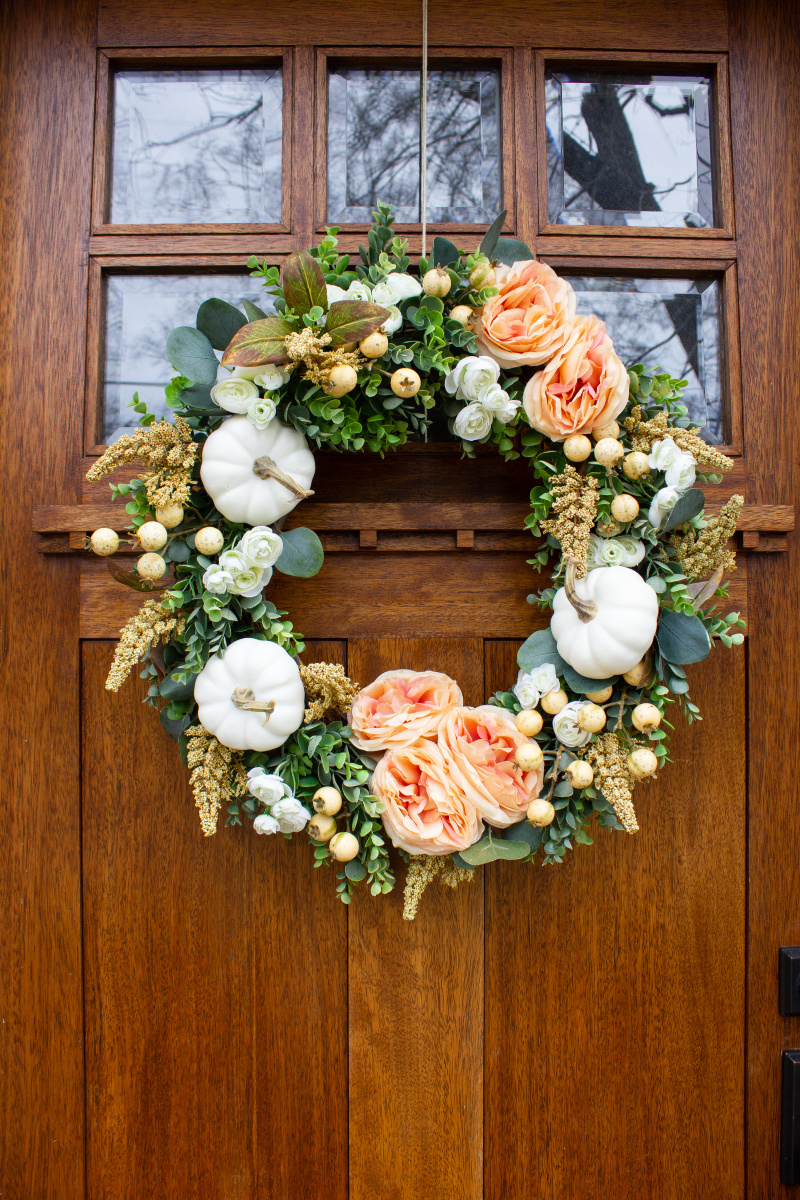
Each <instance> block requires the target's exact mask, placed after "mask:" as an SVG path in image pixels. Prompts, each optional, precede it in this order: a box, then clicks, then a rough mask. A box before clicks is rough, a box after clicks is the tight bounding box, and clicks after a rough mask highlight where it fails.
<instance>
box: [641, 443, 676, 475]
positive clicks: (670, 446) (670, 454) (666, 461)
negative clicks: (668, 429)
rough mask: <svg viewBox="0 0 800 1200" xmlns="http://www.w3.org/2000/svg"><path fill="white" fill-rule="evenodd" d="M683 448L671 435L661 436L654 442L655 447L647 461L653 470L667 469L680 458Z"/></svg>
mask: <svg viewBox="0 0 800 1200" xmlns="http://www.w3.org/2000/svg"><path fill="white" fill-rule="evenodd" d="M680 455H681V450H680V449H679V447H678V446H676V445H675V442H674V441H673V439H672V438H671V437H665V438H661V439H660V441H657V442H654V443H653V449H652V450H651V451H650V453H649V454H648V456H647V461H648V463H649V464H650V468H651V470H653V471H666V469H667V467H671V466H672V464H673V463H674V462H677V461H678V459H679V458H680Z"/></svg>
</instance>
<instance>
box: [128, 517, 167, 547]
mask: <svg viewBox="0 0 800 1200" xmlns="http://www.w3.org/2000/svg"><path fill="white" fill-rule="evenodd" d="M136 536H137V537H138V539H139V544H140V545H141V547H142V549H143V550H161V549H163V547H164V546H166V544H167V538H168V537H169V534H168V533H167V531H166V529H165V528H164V526H163V525H162V524H161V522H160V521H145V523H144V525H140V526H139V529H138V531H137V534H136Z"/></svg>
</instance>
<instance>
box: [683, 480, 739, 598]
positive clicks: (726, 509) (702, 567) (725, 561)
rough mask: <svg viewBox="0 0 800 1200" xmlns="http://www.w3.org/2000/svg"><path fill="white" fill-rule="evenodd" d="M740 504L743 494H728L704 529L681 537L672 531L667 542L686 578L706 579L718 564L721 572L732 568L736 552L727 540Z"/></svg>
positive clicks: (736, 518)
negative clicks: (726, 499) (727, 498)
mask: <svg viewBox="0 0 800 1200" xmlns="http://www.w3.org/2000/svg"><path fill="white" fill-rule="evenodd" d="M743 504H744V496H731V498H730V500H729V501H728V502H727V504H725V505H723V507H722V508H721V509H720V511H719V516H717V517H710V518H709V519H708V524H707V525H706V527H705V529H689V530H688V531H687V533H686V534H684V536H683V537H681V536H679V535H678V534H676V533H673V535H672V537H671V538H670V539H669V541H670V545H671V546H672V547H674V549H675V554H676V556H677V559H678V562H679V563H680V564H681V570H682V571H683V572H684V574H685V575H687V576H688V577H689V579H706V578H707V577H708V576H709V575H712V574H713V573H714V571H716V570H717V568H719V567H722V569H723V571H735V570H736V555H735V553H734V551H733V550H731V549H730V548H729V546H728V540H729V539H730V538H732V537H733V535H734V533H735V532H736V522H737V521H738V520H739V513H740V512H741V511H742V505H743Z"/></svg>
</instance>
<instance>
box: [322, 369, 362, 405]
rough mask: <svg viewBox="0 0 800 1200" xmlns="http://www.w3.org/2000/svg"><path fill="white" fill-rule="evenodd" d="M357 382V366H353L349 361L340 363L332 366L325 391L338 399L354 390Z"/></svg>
mask: <svg viewBox="0 0 800 1200" xmlns="http://www.w3.org/2000/svg"><path fill="white" fill-rule="evenodd" d="M357 383H358V374H357V372H356V369H355V367H351V366H349V365H348V364H347V363H339V364H338V365H337V366H335V367H331V369H330V371H329V372H328V379H327V381H326V383H325V391H326V392H327V394H328V395H329V396H333V397H334V399H336V398H338V397H339V396H346V395H347V393H348V392H352V390H353V388H354V387H355V386H356V384H357Z"/></svg>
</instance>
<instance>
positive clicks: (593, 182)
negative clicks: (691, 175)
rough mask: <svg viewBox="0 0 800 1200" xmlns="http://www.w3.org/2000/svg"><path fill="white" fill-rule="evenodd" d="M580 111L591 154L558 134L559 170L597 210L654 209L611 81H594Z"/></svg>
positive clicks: (656, 208)
mask: <svg viewBox="0 0 800 1200" xmlns="http://www.w3.org/2000/svg"><path fill="white" fill-rule="evenodd" d="M581 115H582V117H583V119H584V121H585V122H586V127H587V128H588V130H589V132H590V133H591V135H592V137H593V139H594V142H595V145H596V146H597V152H596V153H595V154H590V153H589V152H588V151H586V150H584V148H583V147H582V146H580V145H579V144H578V142H576V141H575V139H574V138H573V137H571V136H570V135H569V134H565V135H564V169H565V170H566V172H567V174H569V175H571V176H572V178H573V179H575V180H576V181H577V182H578V183H579V184H580V185H581V188H582V189H583V190H584V191H585V192H586V193H587V195H589V196H591V198H592V199H593V200H594V202H595V204H596V205H597V206H598V207H599V208H610V209H616V210H618V211H620V212H653V211H656V212H657V211H659V204H658V202H657V201H656V200H655V199H654V197H653V191H654V190H655V189H654V184H652V183H648V182H647V180H646V179H645V177H644V173H643V171H642V167H641V163H640V162H639V155H638V154H637V152H636V143H635V142H634V140H633V135H632V133H631V131H630V127H629V125H628V122H627V120H626V119H625V114H624V112H623V110H622V105H621V103H620V99H619V94H618V90H617V88H616V87H615V86H614V85H613V84H607V83H595V84H592V86H591V89H590V90H589V91H588V92H586V94H585V95H584V97H583V100H582V102H581Z"/></svg>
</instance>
